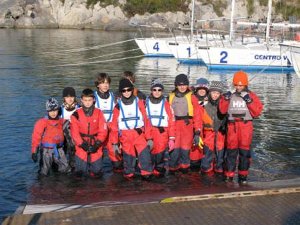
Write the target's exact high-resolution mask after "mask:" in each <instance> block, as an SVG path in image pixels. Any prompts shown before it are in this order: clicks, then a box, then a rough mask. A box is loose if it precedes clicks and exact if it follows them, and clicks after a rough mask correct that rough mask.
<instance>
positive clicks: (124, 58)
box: [46, 55, 144, 68]
mask: <svg viewBox="0 0 300 225" xmlns="http://www.w3.org/2000/svg"><path fill="white" fill-rule="evenodd" d="M143 56H144V55H137V56H131V57H123V58H117V59H107V60H102V61H95V62H81V63H73V64H61V65H55V66H46V68H54V67H67V66H83V65H89V64H98V63H105V62H114V61H120V60H126V59H134V58H140V57H143Z"/></svg>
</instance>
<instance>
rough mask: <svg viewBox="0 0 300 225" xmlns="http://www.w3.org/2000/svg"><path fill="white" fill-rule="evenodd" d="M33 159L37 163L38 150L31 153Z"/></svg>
mask: <svg viewBox="0 0 300 225" xmlns="http://www.w3.org/2000/svg"><path fill="white" fill-rule="evenodd" d="M31 159H32V161H33V162H34V163H36V162H37V161H38V155H37V153H36V152H34V153H32V154H31Z"/></svg>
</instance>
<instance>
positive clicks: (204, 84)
mask: <svg viewBox="0 0 300 225" xmlns="http://www.w3.org/2000/svg"><path fill="white" fill-rule="evenodd" d="M194 87H195V88H196V89H197V88H204V89H206V90H208V89H209V81H208V80H207V79H206V78H199V79H198V80H197V81H196V85H195V86H194Z"/></svg>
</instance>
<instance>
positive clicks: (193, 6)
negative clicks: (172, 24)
mask: <svg viewBox="0 0 300 225" xmlns="http://www.w3.org/2000/svg"><path fill="white" fill-rule="evenodd" d="M194 16H195V0H192V16H191V41H192V40H193V35H194Z"/></svg>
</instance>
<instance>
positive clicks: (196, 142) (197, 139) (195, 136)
mask: <svg viewBox="0 0 300 225" xmlns="http://www.w3.org/2000/svg"><path fill="white" fill-rule="evenodd" d="M199 141H200V131H199V130H198V131H195V134H194V141H193V144H194V145H199Z"/></svg>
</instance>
